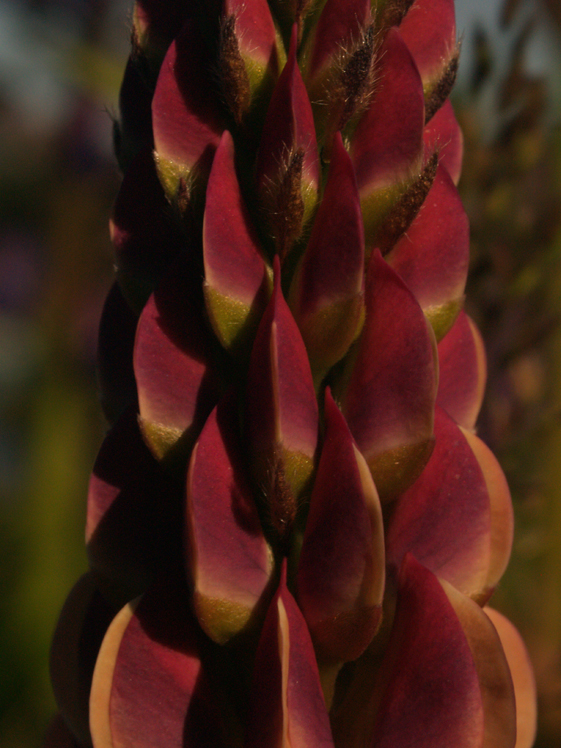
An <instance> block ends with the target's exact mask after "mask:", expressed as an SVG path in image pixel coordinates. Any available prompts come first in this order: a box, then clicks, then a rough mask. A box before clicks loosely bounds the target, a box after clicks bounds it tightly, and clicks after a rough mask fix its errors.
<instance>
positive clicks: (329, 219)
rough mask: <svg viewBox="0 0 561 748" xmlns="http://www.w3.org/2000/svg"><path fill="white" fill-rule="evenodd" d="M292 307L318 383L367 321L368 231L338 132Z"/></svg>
mask: <svg viewBox="0 0 561 748" xmlns="http://www.w3.org/2000/svg"><path fill="white" fill-rule="evenodd" d="M289 303H290V307H291V310H292V313H293V314H294V317H295V319H296V322H297V323H298V326H299V328H300V332H301V333H302V337H303V339H304V343H305V344H306V349H307V351H308V355H309V357H310V363H311V366H312V371H313V373H314V378H315V379H316V381H318V380H319V379H321V377H322V375H323V374H325V372H326V371H327V370H328V369H329V368H331V367H332V366H333V365H334V364H336V363H337V361H339V360H340V359H341V358H342V357H343V356H344V355H345V353H346V352H347V351H348V349H349V347H350V345H351V343H352V342H353V340H354V339H355V338H356V336H357V335H358V333H359V332H360V328H361V326H362V323H363V320H364V230H363V226H362V216H361V212H360V201H359V197H358V191H357V187H356V180H355V176H354V170H353V168H352V164H351V160H350V158H349V155H348V153H347V151H346V150H345V147H344V145H343V141H342V139H341V136H340V134H337V136H336V137H335V139H334V144H333V151H332V156H331V163H330V168H329V174H328V178H327V184H326V187H325V191H324V194H323V199H322V201H321V205H320V207H319V209H318V212H317V215H316V217H315V220H314V225H313V228H312V233H311V236H310V239H309V241H308V245H307V247H306V250H305V252H304V255H303V257H302V260H301V262H300V264H299V266H298V268H297V270H296V273H295V275H294V278H293V281H292V285H291V289H290V295H289Z"/></svg>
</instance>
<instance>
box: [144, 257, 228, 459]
mask: <svg viewBox="0 0 561 748" xmlns="http://www.w3.org/2000/svg"><path fill="white" fill-rule="evenodd" d="M201 296H202V294H201V289H200V287H199V285H198V283H197V275H196V273H195V272H193V269H192V268H189V267H188V266H187V262H186V261H185V259H184V258H183V257H182V258H181V261H180V262H178V263H175V264H174V265H173V266H172V267H171V268H170V270H169V272H168V273H167V274H166V276H165V277H164V278H163V279H162V281H161V283H160V284H159V286H158V288H157V289H156V291H155V292H154V293H153V294H152V296H151V297H150V299H149V301H148V303H147V304H146V306H145V308H144V311H143V312H142V314H141V315H140V319H139V321H138V328H137V332H136V343H135V349H134V373H135V376H136V383H137V388H138V402H139V408H140V419H141V428H142V432H143V436H144V438H145V439H146V442H147V444H148V445H149V447H150V449H151V450H152V452H153V453H154V454H155V455H156V456H157V457H158V458H159V459H160V458H162V457H164V456H165V455H166V454H168V452H169V451H170V449H171V448H172V447H173V446H174V445H175V444H176V442H177V441H178V439H179V438H180V437H181V436H183V444H184V446H185V448H186V449H188V448H189V446H192V444H193V442H194V440H195V439H196V438H197V435H198V432H199V431H200V429H201V427H202V425H203V423H204V421H205V420H206V417H207V415H208V414H209V413H210V411H211V410H212V408H213V407H214V405H215V404H216V402H217V401H218V398H219V394H220V381H219V379H218V376H217V374H216V373H215V371H214V366H213V354H212V347H211V344H212V341H211V340H210V339H209V335H208V327H207V325H206V320H205V319H204V316H203V313H202V310H201V308H202V299H201V298H200V297H201Z"/></svg>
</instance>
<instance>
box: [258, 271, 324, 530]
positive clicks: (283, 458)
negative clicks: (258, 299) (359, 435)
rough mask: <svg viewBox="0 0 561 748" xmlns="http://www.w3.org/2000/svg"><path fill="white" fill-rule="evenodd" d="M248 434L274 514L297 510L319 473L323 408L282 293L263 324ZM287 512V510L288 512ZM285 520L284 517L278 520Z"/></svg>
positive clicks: (277, 283)
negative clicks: (313, 476) (314, 472)
mask: <svg viewBox="0 0 561 748" xmlns="http://www.w3.org/2000/svg"><path fill="white" fill-rule="evenodd" d="M246 393H247V404H246V412H247V432H248V438H249V447H250V454H251V457H252V460H253V471H254V476H255V478H256V481H257V485H258V486H260V487H261V488H263V489H264V491H265V494H266V496H267V495H268V496H269V502H270V506H271V511H272V512H273V514H274V513H275V509H274V506H275V505H276V504H278V505H279V506H278V511H279V512H281V515H282V513H283V512H284V511H288V512H289V514H290V516H293V513H294V512H295V511H296V504H295V500H296V497H298V496H300V495H301V494H302V491H303V490H304V489H305V488H306V484H307V483H308V481H309V479H310V477H311V474H312V470H313V468H314V460H315V453H316V447H317V438H318V407H317V401H316V396H315V392H314V385H313V381H312V373H311V370H310V364H309V361H308V356H307V354H306V348H305V346H304V342H303V340H302V337H301V335H300V332H299V330H298V326H297V325H296V322H295V321H294V318H293V316H292V314H291V313H290V310H289V308H288V305H287V303H286V301H285V300H284V298H283V295H282V291H281V288H280V266H279V262H278V258H277V260H276V262H275V286H274V290H273V295H272V297H271V300H270V301H269V305H268V306H267V309H266V310H265V314H264V315H263V318H262V320H261V323H260V325H259V329H258V331H257V336H256V338H255V343H254V345H253V350H252V353H251V361H250V366H249V372H248V381H247V390H246ZM283 507H284V508H283ZM279 519H280V516H279Z"/></svg>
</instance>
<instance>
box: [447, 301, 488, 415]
mask: <svg viewBox="0 0 561 748" xmlns="http://www.w3.org/2000/svg"><path fill="white" fill-rule="evenodd" d="M438 363H439V379H438V394H437V397H436V402H437V403H438V404H439V405H440V407H441V408H444V410H445V411H446V412H447V413H448V415H450V416H452V418H453V419H454V420H455V421H456V422H457V423H459V424H460V426H463V427H464V428H466V429H473V428H474V426H475V422H476V421H477V416H478V414H479V409H480V408H481V403H482V401H483V394H484V390H485V380H486V377H487V365H486V360H485V348H484V346H483V340H482V338H481V334H480V333H479V330H478V329H477V327H476V326H475V324H474V322H473V320H471V319H470V318H469V317H468V316H467V314H466V313H465V312H464V311H461V312H460V314H459V315H458V319H457V320H456V322H455V323H454V325H453V326H452V329H451V330H450V331H449V332H448V333H447V334H446V335H445V336H444V338H443V339H442V340H441V341H440V343H439V344H438Z"/></svg>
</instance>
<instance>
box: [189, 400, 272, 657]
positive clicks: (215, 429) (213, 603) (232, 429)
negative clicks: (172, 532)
mask: <svg viewBox="0 0 561 748" xmlns="http://www.w3.org/2000/svg"><path fill="white" fill-rule="evenodd" d="M237 415H238V414H237V403H236V400H235V397H234V396H233V393H230V394H229V395H228V396H227V397H226V398H224V399H223V400H221V401H220V403H219V404H218V405H217V406H216V408H215V409H214V410H213V411H212V413H211V414H210V416H209V418H208V420H207V422H206V424H205V426H204V428H203V430H202V432H201V435H200V437H199V440H198V442H197V443H196V445H195V447H194V449H193V455H192V457H191V463H190V466H189V472H188V476H187V508H186V515H185V521H186V537H187V543H186V546H187V557H188V563H187V565H188V573H189V575H190V578H191V580H192V583H193V587H194V604H195V610H196V613H197V616H198V618H199V622H200V624H201V626H202V627H203V629H204V630H205V631H206V633H207V634H208V635H209V636H210V637H211V639H214V641H217V642H218V643H219V644H224V643H225V642H226V641H228V639H230V638H231V637H232V636H234V635H235V634H237V633H239V632H240V631H241V630H242V629H243V628H245V627H246V625H247V623H248V621H249V620H250V618H251V616H252V615H254V612H255V608H256V606H257V604H258V602H259V600H260V598H261V597H262V595H263V592H264V590H265V588H266V586H267V584H268V582H269V578H270V575H271V572H272V566H273V560H272V554H271V551H270V549H269V547H268V545H267V542H266V540H265V538H264V536H263V531H262V529H261V525H260V522H259V516H258V514H257V508H256V505H255V502H254V499H253V496H252V492H251V489H250V487H249V484H248V480H247V478H246V475H245V465H244V462H243V452H242V445H241V441H240V434H239V428H238V424H237Z"/></svg>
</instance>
